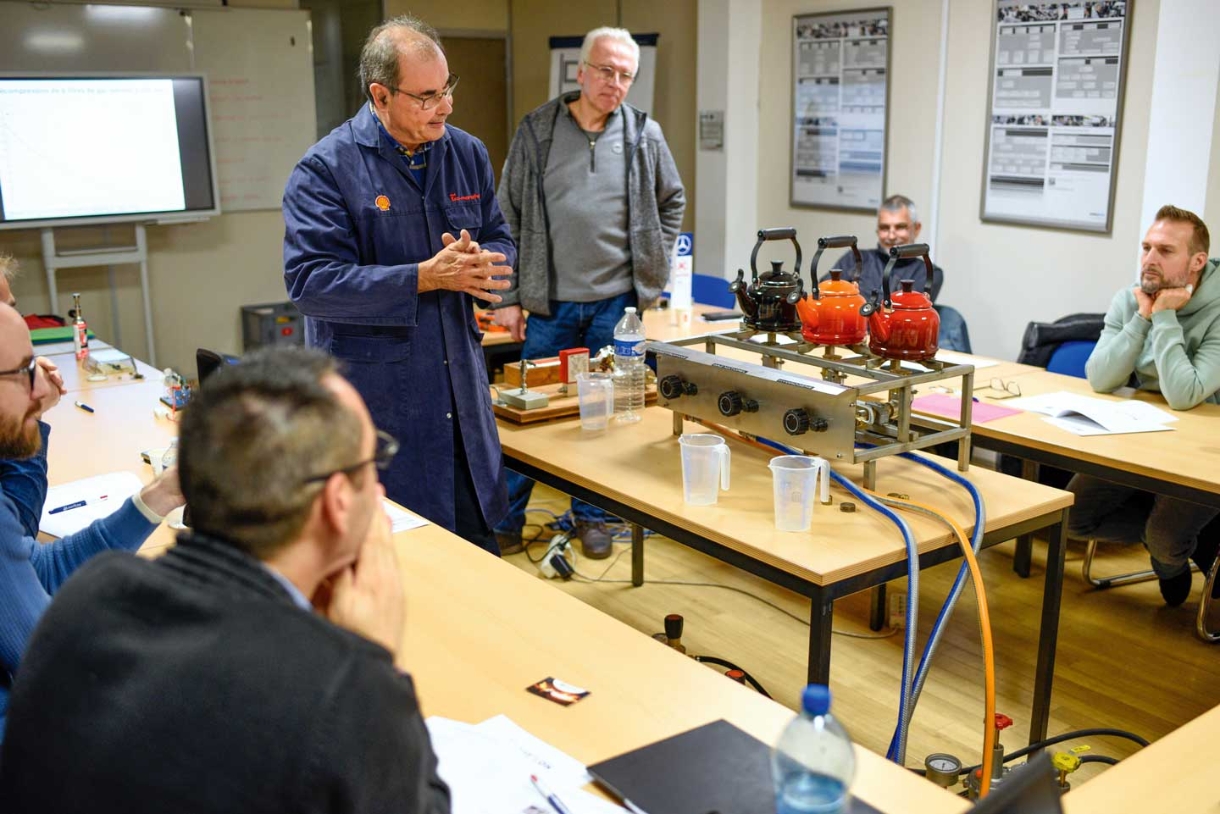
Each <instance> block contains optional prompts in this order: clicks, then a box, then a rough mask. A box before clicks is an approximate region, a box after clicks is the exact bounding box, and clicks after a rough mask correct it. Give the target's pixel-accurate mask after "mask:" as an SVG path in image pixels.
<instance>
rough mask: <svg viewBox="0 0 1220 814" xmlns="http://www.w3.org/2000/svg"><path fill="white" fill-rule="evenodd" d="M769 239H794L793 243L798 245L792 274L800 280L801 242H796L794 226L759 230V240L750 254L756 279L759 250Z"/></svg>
mask: <svg viewBox="0 0 1220 814" xmlns="http://www.w3.org/2000/svg"><path fill="white" fill-rule="evenodd" d="M768 240H791V241H792V245H793V246H795V247H796V267H795V268H794V269H792V274H793V276H795V277H796V278H797V279H798V280H799V279H800V278H801V244H800V243H797V242H796V229H795V227H792V226H784V227H780V228H777V229H759V230H758V242H757V243H755V244H754V251H753V252H752V253H751V254H750V271H752V272H754V277H755V279H757V278H758V265H757V263H758V250H759V249H761V248H762V244H764V243H766V242H767V241H768Z"/></svg>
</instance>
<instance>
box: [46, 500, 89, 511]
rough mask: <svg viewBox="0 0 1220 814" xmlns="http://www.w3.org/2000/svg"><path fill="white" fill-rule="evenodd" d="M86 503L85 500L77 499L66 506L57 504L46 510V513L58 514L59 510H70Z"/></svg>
mask: <svg viewBox="0 0 1220 814" xmlns="http://www.w3.org/2000/svg"><path fill="white" fill-rule="evenodd" d="M86 503H87V501H84V500H78V501H76V502H75V503H69V504H68V505H66V506H58V507H56V508H54V509H51V511H49V512H47V514H59V513H60V512H66V511H70V510H71V509H79V508H80V507H81V506H84V505H86Z"/></svg>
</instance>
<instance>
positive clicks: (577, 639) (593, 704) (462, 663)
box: [396, 526, 969, 812]
mask: <svg viewBox="0 0 1220 814" xmlns="http://www.w3.org/2000/svg"><path fill="white" fill-rule="evenodd" d="M396 539H397V540H398V542H399V543H400V546H401V547H400V552H401V562H402V565H403V569H404V572H405V582H406V588H407V597H408V607H407V635H406V646H405V647H404V648H403V655H402V656H401V657H400V659H399V663H400V665H401V666H402V667H403V668H405V669H407V670H408V671H410V672H411V673H412V675H413V676H414V677H415V681H416V686H417V688H418V691H419V695H420V698H421V699H422V704H423V710H424V714H425V715H442V716H445V717H448V718H455V719H458V720H461V721H467V722H477V721H481V720H484V719H486V718H489V717H492V716H494V715H498V714H506V715H508V716H509V717H510V718H511V719H512V720H514V721H516V722H517V723H518V724H520V725H521V726H523V727H525V729H527V730H529V731H530V732H531V733H533V734H534V735H536V736H538V737H540V738H542V739H543V740H545V741H547V742H548V743H551V744H553V745H555V746H557V747H559V748H561V749H563V750H564V751H565V752H567V753H568V754H571V755H572V756H574V757H575V758H577V759H578V760H580V761H582V762H584V763H586V764H588V763H593V762H596V761H599V760H603V759H606V758H609V757H613V756H615V755H617V754H620V753H622V752H626V751H629V750H631V749H635V748H637V747H640V746H644V745H645V744H648V743H651V742H653V741H656V740H660V739H662V738H666V737H668V736H670V735H674V734H677V733H679V732H682V731H685V730H687V729H691V728H693V727H696V726H699V725H702V724H704V723H707V722H709V721H713V720H716V719H718V718H724V719H726V720H728V721H730V722H731V723H733V724H735V725H736V726H738V727H740V728H741V729H743V730H745V731H746V732H749V733H750V734H752V735H754V736H755V737H757V738H758V739H759V740H761V741H763V742H764V743H767V744H770V743H774V742H775V740H776V739H777V738H778V736H779V732H780V730H781V729H782V728H783V726H784V725H785V724H786V723H787V721H788V720H789V719H790V718H791V717H792V712H791V711H789V710H788V709H786V708H784V707H782V706H780V705H779V704H776V703H774V702H772V701H769V700H767V699H766V698H764V697H763V696H761V695H759V694H758V693H756V692H754V691H753V690H750V689H748V688H747V687H744V686H742V685H740V684H737V683H735V682H733V681H731V680H730V679H727V678H725V677H723V676H722V675H720V674H719V673H717V672H715V671H713V670H711V669H709V668H707V667H704V666H702V665H699V664H697V663H696V662H695V661H693V660H692V659H690V658H688V657H686V656H683V655H680V654H679V653H677V651H674V650H672V649H670V648H668V647H666V646H664V645H663V644H661V643H659V642H656V641H653V640H652V639H651V638H650V637H648V636H645V635H644V634H642V633H639V632H638V631H635V630H633V629H632V628H630V627H627V626H626V625H623V624H622V623H620V622H619V621H617V620H616V619H613V618H612V617H610V616H607V615H605V614H603V613H602V612H601V611H598V610H595V609H593V608H591V607H589V606H587V605H585V604H584V603H582V602H580V601H579V600H576V599H574V598H572V597H570V596H567V595H566V594H563V593H562V592H560V591H555V590H552V589H550V588H549V587H547V585H546V584H545V582H543V581H542V580H541V579H540V578H534V577H531V576H529V575H527V574H525V573H524V572H522V571H520V570H519V569H516V568H514V567H512V566H511V565H509V564H508V563H505V562H503V561H501V560H498V559H496V558H494V557H490V556H488V555H487V554H485V553H484V552H482V551H480V550H478V549H476V548H475V547H474V546H472V545H470V544H469V543H466V542H464V541H462V540H459V539H457V538H455V537H454V536H453V535H451V534H449V533H448V532H445V531H444V530H442V529H438V528H436V527H435V526H428V527H425V528H422V529H416V530H413V531H408V532H403V533H400V534H399V535H397V537H396ZM548 676H554V677H557V678H560V679H562V680H564V681H568V682H570V683H573V684H576V685H578V686H580V687H584V688H585V689H588V690H590V691H591V692H590V695H589V696H588V697H586V698H584V699H583V700H581V701H580V702H578V703H576V704H574V705H572V706H570V707H561V706H559V705H557V704H553V703H551V702H549V701H546V700H544V699H542V698H539V697H538V696H535V695H532V694H530V693H528V692H526V691H525V688H526V687H527V686H529V685H530V684H533V683H534V682H536V681H539V680H541V679H543V678H546V677H548ZM848 726H849V728H850V722H848ZM856 759H857V776H856V781H855V783H854V785H853V788H852V792H853V794H855V795H857V796H858V797H859V798H860V799H862V800H863V801H865V802H867V803H869V804H870V805H872V806H874V807H876V808H878V809H880V810H882V811H892V812H959V811H966V810H967V809H968V808H969V804H968V803H966V802H965V801H964V800H961V799H960V798H957V797H955V796H953V795H951V794H949V793H948V792H945V791H943V790H942V789H939V788H937V787H935V786H933V785H932V784H931V783H928V782H927V781H924V780H922V779H920V778H918V777H917V776H915V775H913V774H911V773H910V772H907V771H905V770H903V769H901V768H899V767H898V766H896V765H895V764H893V763H889V762H888V761H886V760H884V759H883V758H882V757H880V756H879V755H877V754H874V753H872V752H869V751H868V750H866V749H862V748H860V747H857V748H856Z"/></svg>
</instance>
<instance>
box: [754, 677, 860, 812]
mask: <svg viewBox="0 0 1220 814" xmlns="http://www.w3.org/2000/svg"><path fill="white" fill-rule="evenodd" d="M801 709H802V712H801V714H800V715H798V716H797V717H796V718H793V719H792V722H791V723H789V724H788V726H786V727H785V728H784V732H783V734H782V735H780V737H779V742H778V743H776V744H775V749H774V750H773V751H772V753H771V775H772V777H773V778H774V780H775V801H776V810H777V811H778V812H779V814H813V812H816V814H844V812H847V811H848V810H849V808H850V803H851V792H850V786H851V781H852V777H853V776H854V775H855V772H856V756H855V753H854V752H852V747H851V738H849V737H848V735H847V732H846V731H844V729H843V727H842V725H840V724H839V722H838V721H837V720H835V718H834V716H832V715H831V714H830V688H829V687H827V686H825V685H822V684H810V685H809V686H808V687H806V688H805V692H804V695H803V696H802V697H801Z"/></svg>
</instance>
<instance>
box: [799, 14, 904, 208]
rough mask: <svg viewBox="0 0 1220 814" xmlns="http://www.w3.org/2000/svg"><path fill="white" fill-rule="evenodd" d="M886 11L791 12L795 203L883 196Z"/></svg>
mask: <svg viewBox="0 0 1220 814" xmlns="http://www.w3.org/2000/svg"><path fill="white" fill-rule="evenodd" d="M890 19H891V14H890V9H889V8H888V7H887V8H871V9H861V10H859V11H839V12H834V13H832V14H801V15H799V16H796V17H793V18H792V115H793V126H792V178H791V181H792V188H791V193H790V201H791V203H792V205H793V206H814V207H823V208H830V209H855V210H862V211H867V212H872V211H875V210H876V209H877V205H878V204H880V203H881V197H882V190H884V189H885V133H886V129H885V128H886V109H887V107H888V104H889V92H890V83H889V63H890Z"/></svg>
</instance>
